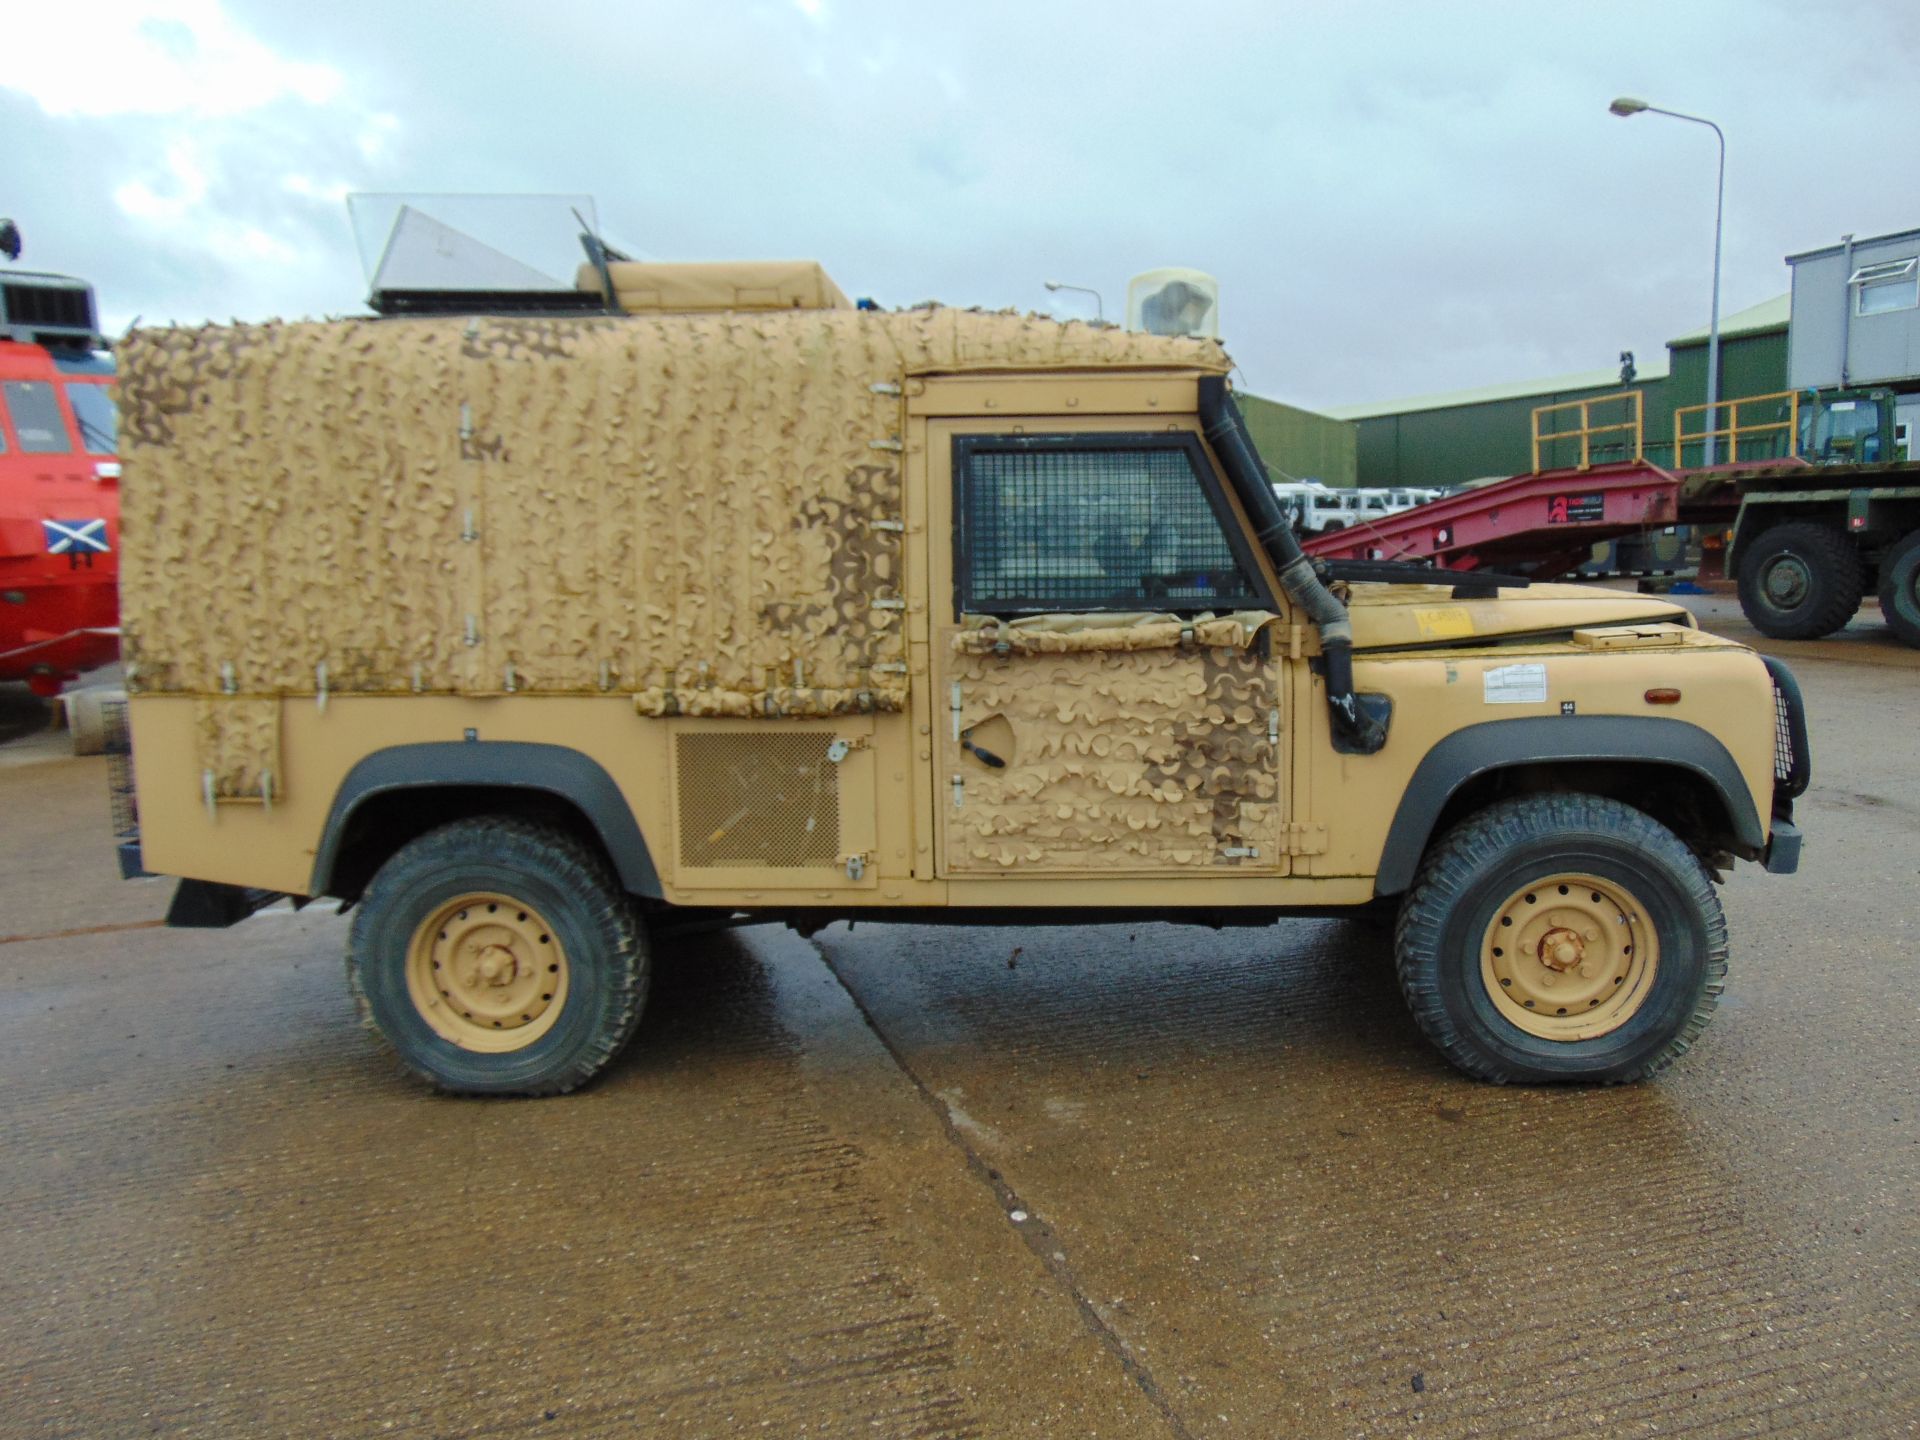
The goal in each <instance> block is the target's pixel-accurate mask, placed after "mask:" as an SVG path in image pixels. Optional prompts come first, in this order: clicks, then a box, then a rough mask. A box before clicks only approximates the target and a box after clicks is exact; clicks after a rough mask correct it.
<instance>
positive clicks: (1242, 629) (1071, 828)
mask: <svg viewBox="0 0 1920 1440" xmlns="http://www.w3.org/2000/svg"><path fill="white" fill-rule="evenodd" d="M1272 618H1273V617H1272V616H1271V615H1266V614H1259V613H1248V614H1236V615H1231V616H1225V617H1220V618H1213V617H1201V618H1198V619H1195V620H1191V621H1183V620H1180V619H1178V618H1176V617H1173V616H1146V615H1141V616H1129V615H1089V616H1048V617H1045V618H1043V619H1040V620H1037V621H1032V622H1028V621H1016V622H1014V623H1012V624H1011V625H998V624H995V623H994V622H992V621H985V622H982V621H978V620H974V621H970V622H969V628H967V629H964V630H962V631H960V632H958V633H956V634H955V635H954V636H953V640H952V645H953V650H954V652H955V653H954V657H953V666H952V671H951V673H952V677H953V683H954V696H953V700H954V703H955V705H956V707H957V715H958V719H959V723H960V727H961V742H960V743H956V742H954V741H953V740H952V738H951V730H949V732H948V733H949V741H948V747H947V750H946V753H947V755H948V757H949V759H950V761H951V767H950V768H951V770H952V778H953V779H955V780H958V781H959V782H960V783H958V784H956V785H954V786H953V787H952V790H951V793H950V794H949V793H946V792H944V791H943V793H942V794H941V795H940V797H939V798H940V801H941V809H942V810H943V811H944V813H945V815H946V837H947V865H948V868H949V869H950V870H951V871H952V872H953V873H955V874H981V873H990V874H1013V873H1019V872H1023V871H1036V870H1038V871H1079V872H1086V871H1092V872H1099V873H1113V872H1126V871H1133V872H1143V873H1144V872H1155V871H1180V870H1190V869H1194V868H1199V867H1208V868H1211V867H1217V866H1227V867H1248V868H1252V869H1259V870H1273V869H1275V868H1277V867H1278V865H1279V864H1280V861H1281V857H1282V856H1283V855H1284V854H1285V846H1286V823H1285V822H1286V818H1287V817H1286V813H1285V807H1284V804H1283V802H1282V787H1281V784H1280V765H1281V754H1280V747H1279V744H1278V740H1279V727H1280V693H1279V676H1280V671H1281V668H1282V667H1281V665H1280V664H1279V663H1277V662H1275V661H1273V660H1271V659H1268V658H1266V657H1265V656H1263V655H1262V654H1261V653H1260V650H1259V648H1258V647H1257V644H1256V642H1257V637H1258V634H1259V631H1260V628H1261V627H1262V626H1263V625H1264V624H1266V623H1267V622H1268V621H1270V620H1272ZM969 745H972V746H975V747H977V748H974V749H969V748H968V746H969ZM996 745H998V746H1001V747H1003V749H1002V750H996V749H995V748H994V747H995V746H996ZM982 750H984V751H985V752H986V754H987V755H988V756H992V760H989V759H987V758H986V757H985V756H983V755H982V754H980V751H982ZM993 760H998V761H1001V762H1003V763H1001V764H999V765H996V764H994V763H993ZM941 778H942V779H943V780H945V779H946V778H947V777H945V776H943V777H941Z"/></svg>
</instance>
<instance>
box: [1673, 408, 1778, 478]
mask: <svg viewBox="0 0 1920 1440" xmlns="http://www.w3.org/2000/svg"><path fill="white" fill-rule="evenodd" d="M1782 400H1784V401H1786V402H1787V418H1786V419H1784V420H1756V421H1753V422H1751V423H1749V424H1745V425H1743V424H1741V423H1740V407H1741V406H1743V405H1766V404H1775V405H1777V404H1779V402H1780V401H1782ZM1712 408H1713V409H1715V410H1724V411H1726V412H1727V423H1726V424H1725V425H1716V426H1714V427H1713V428H1712V429H1708V428H1707V427H1706V424H1705V421H1706V416H1707V410H1708V407H1707V406H1705V405H1683V406H1681V407H1680V408H1679V409H1678V410H1676V411H1674V412H1673V464H1674V468H1675V469H1678V468H1679V467H1680V463H1681V454H1682V451H1681V447H1682V446H1684V445H1690V444H1695V443H1698V444H1700V445H1701V446H1702V447H1703V452H1704V446H1705V443H1706V441H1707V440H1709V439H1712V440H1715V441H1718V440H1719V439H1721V438H1722V437H1723V436H1724V437H1725V439H1726V442H1727V448H1726V457H1725V458H1726V459H1727V460H1728V461H1729V462H1731V461H1734V460H1738V459H1739V458H1740V442H1741V441H1742V440H1745V439H1751V438H1753V437H1754V436H1756V435H1762V434H1766V433H1768V432H1770V431H1774V430H1784V431H1786V432H1787V456H1788V458H1792V457H1793V456H1795V455H1798V454H1799V453H1800V392H1799V391H1798V390H1776V391H1773V392H1772V393H1770V394H1766V395H1742V396H1741V397H1740V398H1739V399H1738V400H1721V401H1717V402H1716V403H1715V404H1714V405H1713V407H1712ZM1691 415H1698V416H1699V417H1700V419H1701V422H1702V424H1701V428H1700V429H1698V430H1692V431H1689V430H1688V429H1687V428H1686V421H1687V417H1688V416H1691ZM1703 458H1704V453H1703Z"/></svg>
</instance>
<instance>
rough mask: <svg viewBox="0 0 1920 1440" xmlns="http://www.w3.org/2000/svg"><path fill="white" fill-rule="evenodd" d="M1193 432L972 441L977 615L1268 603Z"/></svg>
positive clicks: (968, 534) (966, 560)
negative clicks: (1215, 491)
mask: <svg viewBox="0 0 1920 1440" xmlns="http://www.w3.org/2000/svg"><path fill="white" fill-rule="evenodd" d="M1197 450H1198V446H1197V444H1195V443H1194V441H1193V440H1192V437H1190V436H1139V435H1129V436H1115V437H1105V436H1099V437H1095V436H1070V437H1068V436H1033V437H995V438H991V439H985V438H972V437H963V438H961V439H959V440H956V441H955V442H954V471H955V474H956V476H957V477H958V480H959V492H960V493H959V497H958V499H959V511H960V522H961V523H960V526H959V535H958V549H959V554H958V561H959V563H958V565H957V566H956V573H957V575H958V577H959V589H960V596H959V600H960V607H961V609H962V610H963V611H966V612H968V613H971V614H984V615H993V614H1017V613H1033V612H1045V611H1052V612H1075V611H1098V610H1121V611H1127V610H1154V611H1172V612H1175V613H1178V612H1183V611H1184V612H1198V611H1203V610H1216V611H1217V610H1235V609H1246V608H1250V607H1251V608H1258V607H1260V606H1262V605H1264V604H1265V603H1266V602H1265V599H1264V597H1263V596H1262V594H1261V591H1260V587H1258V586H1257V585H1256V584H1255V583H1254V581H1253V580H1252V579H1251V578H1250V577H1251V575H1252V573H1253V566H1252V564H1251V563H1250V559H1249V557H1248V556H1247V554H1246V553H1245V548H1244V540H1242V542H1241V543H1240V544H1239V545H1236V543H1235V539H1236V537H1237V532H1231V531H1229V530H1228V528H1227V527H1226V525H1224V524H1223V523H1222V513H1221V503H1220V501H1219V500H1218V498H1217V497H1216V496H1214V495H1212V494H1210V493H1209V490H1210V488H1211V487H1210V486H1209V485H1208V484H1207V481H1210V480H1211V479H1212V475H1211V472H1210V471H1207V472H1205V478H1204V479H1203V472H1202V470H1201V464H1202V463H1203V462H1202V460H1201V457H1200V456H1199V455H1198V453H1197Z"/></svg>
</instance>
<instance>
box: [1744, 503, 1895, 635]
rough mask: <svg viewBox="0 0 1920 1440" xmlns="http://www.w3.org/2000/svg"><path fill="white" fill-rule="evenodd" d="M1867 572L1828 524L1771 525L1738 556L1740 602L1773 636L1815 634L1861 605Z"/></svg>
mask: <svg viewBox="0 0 1920 1440" xmlns="http://www.w3.org/2000/svg"><path fill="white" fill-rule="evenodd" d="M1865 578H1866V572H1865V570H1864V569H1863V568H1862V566H1861V563H1860V551H1859V549H1858V548H1857V547H1855V545H1854V543H1853V541H1852V540H1850V539H1848V538H1847V537H1846V536H1845V535H1843V534H1842V533H1841V532H1840V531H1838V530H1836V529H1834V528H1833V527H1832V526H1831V525H1821V524H1818V523H1816V522H1814V521H1811V520H1790V521H1788V522H1787V523H1785V524H1783V525H1775V526H1774V527H1773V528H1772V529H1770V530H1768V531H1766V532H1765V533H1764V534H1763V535H1761V536H1760V537H1759V538H1758V539H1756V540H1754V541H1753V543H1752V544H1751V545H1749V546H1748V547H1747V549H1746V551H1745V552H1744V553H1743V554H1742V555H1741V557H1740V608H1741V610H1742V611H1744V612H1745V614H1746V617H1747V619H1748V620H1749V621H1750V622H1751V623H1752V625H1753V628H1754V629H1756V630H1758V631H1759V632H1760V633H1761V634H1762V635H1770V636H1772V637H1773V638H1774V639H1776V640H1818V639H1819V638H1820V637H1821V636H1822V635H1831V634H1832V633H1833V632H1834V631H1836V630H1838V629H1840V628H1841V627H1842V626H1843V625H1845V624H1846V623H1847V622H1848V621H1849V620H1851V619H1852V618H1853V615H1854V612H1855V611H1856V610H1858V609H1859V608H1860V600H1861V597H1862V594H1863V582H1864V581H1865Z"/></svg>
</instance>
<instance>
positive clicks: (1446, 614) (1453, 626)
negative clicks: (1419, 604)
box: [1413, 605, 1473, 640]
mask: <svg viewBox="0 0 1920 1440" xmlns="http://www.w3.org/2000/svg"><path fill="white" fill-rule="evenodd" d="M1413 618H1414V619H1415V620H1416V621H1417V622H1418V623H1419V626H1420V638H1421V639H1422V640H1457V639H1459V638H1460V637H1462V636H1465V635H1471V634H1473V617H1472V616H1471V615H1469V614H1468V613H1467V608H1466V606H1464V605H1442V606H1439V607H1437V608H1434V609H1428V610H1415V611H1414V612H1413Z"/></svg>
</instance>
